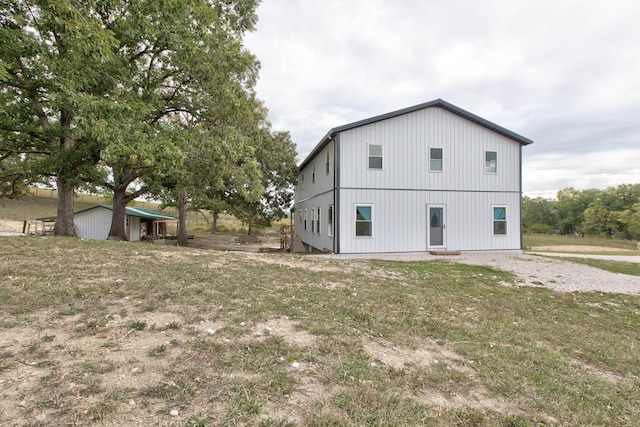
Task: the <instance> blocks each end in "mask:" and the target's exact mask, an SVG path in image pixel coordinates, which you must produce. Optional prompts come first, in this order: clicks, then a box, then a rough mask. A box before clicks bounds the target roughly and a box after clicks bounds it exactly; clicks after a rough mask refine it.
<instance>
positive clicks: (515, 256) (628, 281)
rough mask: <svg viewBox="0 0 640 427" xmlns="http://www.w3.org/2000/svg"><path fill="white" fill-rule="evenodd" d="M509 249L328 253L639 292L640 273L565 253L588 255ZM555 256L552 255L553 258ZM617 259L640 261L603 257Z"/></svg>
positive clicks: (566, 286)
mask: <svg viewBox="0 0 640 427" xmlns="http://www.w3.org/2000/svg"><path fill="white" fill-rule="evenodd" d="M541 255H544V256H540V255H537V254H529V253H526V254H525V253H521V252H520V251H507V252H465V253H462V254H461V255H457V256H444V257H443V256H435V255H430V254H428V253H423V252H419V253H404V254H368V255H366V256H365V255H326V256H329V257H343V258H345V259H348V258H370V259H393V260H399V261H421V260H438V259H439V260H446V261H448V262H460V263H465V264H473V265H486V266H490V267H495V268H498V269H500V270H504V271H510V272H512V273H514V274H515V275H516V276H518V284H519V285H522V286H544V287H547V288H550V289H553V290H556V291H560V292H575V291H578V292H594V291H595V292H613V293H621V294H632V295H638V294H640V276H629V275H626V274H618V273H611V272H609V271H605V270H600V269H598V268H594V267H589V266H587V265H583V264H576V263H572V262H569V261H564V260H562V259H561V257H562V256H563V255H564V256H586V255H575V254H559V253H544V254H541ZM552 257H553V258H552ZM597 257H599V258H602V257H606V258H608V259H615V260H616V261H628V262H640V257H633V256H600V255H598V256H597Z"/></svg>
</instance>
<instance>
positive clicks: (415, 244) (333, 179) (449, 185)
mask: <svg viewBox="0 0 640 427" xmlns="http://www.w3.org/2000/svg"><path fill="white" fill-rule="evenodd" d="M531 143H532V141H531V140H529V139H527V138H525V137H523V136H520V135H518V134H516V133H514V132H511V131H510V130H507V129H505V128H503V127H500V126H498V125H496V124H495V123H492V122H489V121H487V120H485V119H483V118H480V117H478V116H476V115H474V114H472V113H470V112H468V111H465V110H463V109H461V108H458V107H456V106H455V105H452V104H449V103H448V102H445V101H443V100H441V99H437V100H435V101H431V102H427V103H424V104H420V105H416V106H413V107H409V108H405V109H402V110H398V111H394V112H391V113H388V114H383V115H380V116H376V117H372V118H369V119H365V120H361V121H358V122H355V123H350V124H347V125H344V126H340V127H336V128H333V129H331V130H330V131H329V132H328V133H327V134H326V135H325V136H324V137H323V138H322V139H321V140H320V142H319V143H318V144H317V145H316V147H315V148H314V149H313V150H312V151H311V153H310V154H309V156H308V157H307V158H306V159H305V160H304V161H303V162H302V163H301V164H300V168H299V169H300V172H299V175H298V182H297V186H296V190H295V200H296V201H295V212H294V218H295V229H296V234H298V235H299V236H300V239H301V240H302V242H303V243H304V244H305V245H306V247H307V248H308V249H314V250H320V251H329V252H334V253H376V252H378V253H379V252H421V251H434V250H460V251H475V250H518V249H521V248H522V226H521V194H522V147H523V146H525V145H528V144H531Z"/></svg>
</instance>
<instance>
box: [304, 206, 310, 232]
mask: <svg viewBox="0 0 640 427" xmlns="http://www.w3.org/2000/svg"><path fill="white" fill-rule="evenodd" d="M308 217H309V215H308V213H307V210H306V209H305V210H304V231H307V219H308Z"/></svg>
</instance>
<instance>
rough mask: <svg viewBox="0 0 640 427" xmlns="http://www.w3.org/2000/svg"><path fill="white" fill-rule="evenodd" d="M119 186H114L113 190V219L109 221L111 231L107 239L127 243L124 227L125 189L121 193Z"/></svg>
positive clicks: (127, 237)
mask: <svg viewBox="0 0 640 427" xmlns="http://www.w3.org/2000/svg"><path fill="white" fill-rule="evenodd" d="M120 187H121V186H119V185H116V186H115V189H114V190H113V218H112V220H111V229H110V230H109V237H110V238H112V239H115V240H122V241H128V240H129V236H128V235H127V231H128V230H127V229H126V227H125V225H126V224H125V216H126V207H127V201H126V196H127V194H126V187H125V190H124V191H123V190H122V189H121V188H120Z"/></svg>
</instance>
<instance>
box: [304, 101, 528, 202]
mask: <svg viewBox="0 0 640 427" xmlns="http://www.w3.org/2000/svg"><path fill="white" fill-rule="evenodd" d="M340 141H341V143H340V150H341V152H340V159H341V164H340V178H341V182H340V187H341V188H393V189H423V190H465V191H520V144H518V143H516V142H515V141H513V140H511V139H509V138H506V137H504V136H502V135H500V134H498V133H495V132H493V131H491V130H489V129H487V128H485V127H482V126H480V125H477V124H475V123H473V122H471V121H469V120H466V119H464V118H462V117H460V116H458V115H456V114H453V113H451V112H449V111H447V110H444V109H442V108H437V107H432V108H426V109H423V110H418V111H414V112H412V113H408V114H405V115H401V116H397V117H393V118H390V119H387V120H384V121H380V122H376V123H372V124H369V125H366V126H361V127H357V128H354V129H350V130H347V131H344V132H342V133H341V134H340ZM369 144H380V145H382V147H383V160H382V162H383V168H382V170H373V169H368V145H369ZM431 147H434V148H442V149H443V172H429V148H431ZM486 150H489V151H496V152H497V153H498V173H497V174H495V175H491V174H485V173H484V152H485V151H486ZM314 160H315V159H314ZM307 169H308V168H307Z"/></svg>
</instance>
